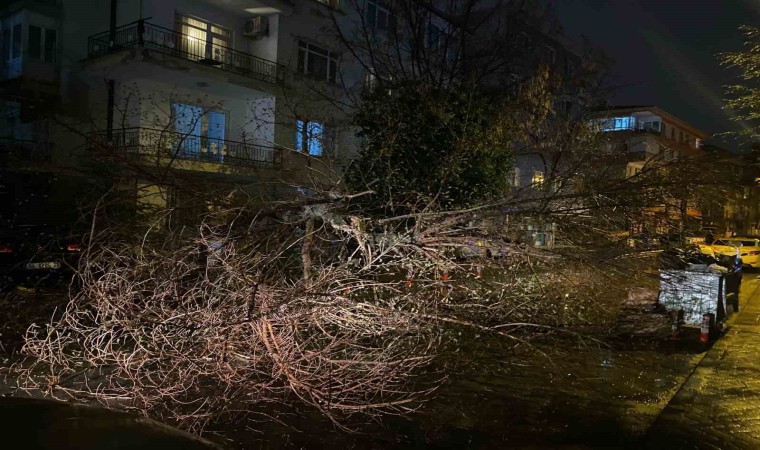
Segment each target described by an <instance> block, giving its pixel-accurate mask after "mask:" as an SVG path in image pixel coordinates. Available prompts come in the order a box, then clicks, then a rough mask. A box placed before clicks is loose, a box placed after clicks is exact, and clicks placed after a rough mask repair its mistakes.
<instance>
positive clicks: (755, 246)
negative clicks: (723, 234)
mask: <svg viewBox="0 0 760 450" xmlns="http://www.w3.org/2000/svg"><path fill="white" fill-rule="evenodd" d="M703 247H709V249H710V251H711V252H712V254H713V255H714V256H716V257H718V256H735V255H736V254H737V252H738V254H739V256H740V257H741V259H742V264H743V265H745V266H748V267H752V268H758V267H760V239H756V238H748V237H730V238H719V239H716V240H715V241H713V243H712V244H711V245H709V246H700V249H701V250H702V253H708V251H707V248H703Z"/></svg>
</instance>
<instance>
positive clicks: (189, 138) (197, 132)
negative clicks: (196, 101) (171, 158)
mask: <svg viewBox="0 0 760 450" xmlns="http://www.w3.org/2000/svg"><path fill="white" fill-rule="evenodd" d="M172 114H174V129H175V131H176V132H177V133H178V134H179V135H180V136H178V139H179V148H178V150H179V152H180V153H182V154H184V155H186V156H190V155H198V154H200V152H201V126H202V121H203V108H201V107H200V106H195V105H188V104H185V103H174V104H172Z"/></svg>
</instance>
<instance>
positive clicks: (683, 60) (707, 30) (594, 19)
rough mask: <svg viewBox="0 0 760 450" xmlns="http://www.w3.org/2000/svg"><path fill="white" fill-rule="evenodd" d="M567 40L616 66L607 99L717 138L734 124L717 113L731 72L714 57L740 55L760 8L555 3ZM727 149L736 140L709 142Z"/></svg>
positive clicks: (584, 0) (672, 2)
mask: <svg viewBox="0 0 760 450" xmlns="http://www.w3.org/2000/svg"><path fill="white" fill-rule="evenodd" d="M553 4H554V6H553V7H554V10H555V11H556V12H557V15H558V16H559V19H560V21H561V22H562V24H563V26H564V28H565V32H566V34H567V35H568V36H570V37H573V38H576V37H577V36H579V35H581V34H583V35H586V36H587V37H588V38H589V39H590V40H591V41H592V42H593V43H594V44H595V45H597V46H599V47H602V48H603V49H604V50H605V51H606V52H607V53H608V54H609V55H610V56H611V57H612V58H613V59H614V60H615V62H616V65H615V71H614V74H613V78H611V84H613V85H614V86H617V87H618V88H617V89H616V91H615V93H614V94H613V97H612V99H611V101H612V103H613V104H618V105H649V104H654V105H657V106H660V107H661V108H662V109H664V110H665V111H668V112H670V113H671V114H673V115H675V116H677V117H679V118H682V119H684V120H686V121H687V122H689V123H691V124H693V125H695V126H696V127H697V128H699V129H701V130H703V131H705V132H707V133H710V134H716V133H720V132H724V131H727V130H735V129H738V128H740V127H741V125H740V124H737V123H736V122H732V121H731V120H730V112H728V111H725V110H723V109H722V99H723V97H724V93H723V92H724V89H723V86H724V85H726V84H729V83H731V82H733V80H735V79H736V73H737V72H736V71H730V70H726V69H724V68H722V67H721V66H720V65H719V64H718V61H717V59H716V54H717V53H720V52H725V51H735V50H740V49H741V48H742V39H741V36H740V35H739V33H738V31H737V29H738V27H739V26H740V25H756V24H758V23H760V0H556V1H554V2H553ZM710 142H714V143H716V144H720V145H723V146H725V147H727V148H731V149H737V148H744V147H743V146H739V145H738V144H737V143H736V142H735V141H734V140H726V139H720V140H718V139H714V140H713V141H710Z"/></svg>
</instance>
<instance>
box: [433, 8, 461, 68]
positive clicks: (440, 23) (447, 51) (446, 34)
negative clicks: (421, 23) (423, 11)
mask: <svg viewBox="0 0 760 450" xmlns="http://www.w3.org/2000/svg"><path fill="white" fill-rule="evenodd" d="M453 38H454V33H453V31H452V29H451V25H450V24H448V23H447V22H445V21H444V20H443V19H440V18H438V17H431V18H430V22H428V27H427V34H426V35H425V48H427V49H428V50H432V51H435V52H438V53H440V54H441V55H444V56H445V57H446V59H448V60H451V61H453V60H455V59H456V57H457V49H456V40H455V39H453Z"/></svg>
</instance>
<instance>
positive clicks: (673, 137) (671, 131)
mask: <svg viewBox="0 0 760 450" xmlns="http://www.w3.org/2000/svg"><path fill="white" fill-rule="evenodd" d="M675 138H676V129H675V128H673V127H670V139H673V140H675Z"/></svg>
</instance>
